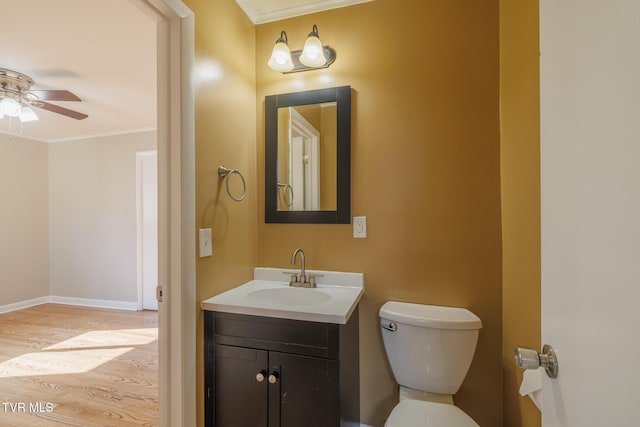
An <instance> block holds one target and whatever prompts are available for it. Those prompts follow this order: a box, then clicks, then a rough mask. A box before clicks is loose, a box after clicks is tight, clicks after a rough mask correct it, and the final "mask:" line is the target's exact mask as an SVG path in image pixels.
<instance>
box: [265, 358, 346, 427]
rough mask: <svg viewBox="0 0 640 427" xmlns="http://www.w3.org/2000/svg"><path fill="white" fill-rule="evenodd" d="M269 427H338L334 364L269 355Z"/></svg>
mask: <svg viewBox="0 0 640 427" xmlns="http://www.w3.org/2000/svg"><path fill="white" fill-rule="evenodd" d="M269 369H270V371H269V373H270V374H271V375H274V374H275V375H276V376H277V381H276V382H275V383H274V384H270V385H269V427H301V426H305V427H334V426H335V427H338V426H339V425H340V387H339V371H338V361H337V360H329V359H319V358H316V357H309V356H299V355H295V354H286V353H277V352H273V351H272V352H269Z"/></svg>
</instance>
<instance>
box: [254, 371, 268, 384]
mask: <svg viewBox="0 0 640 427" xmlns="http://www.w3.org/2000/svg"><path fill="white" fill-rule="evenodd" d="M266 374H267V373H266V372H265V371H260V372H258V373H257V374H256V380H257V381H258V382H259V383H261V382H262V381H264V376H265V375H266Z"/></svg>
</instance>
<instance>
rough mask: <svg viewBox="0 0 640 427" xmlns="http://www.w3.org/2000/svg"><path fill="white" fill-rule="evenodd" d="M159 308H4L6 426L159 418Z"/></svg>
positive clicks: (2, 403) (1, 404) (149, 422)
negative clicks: (129, 309) (147, 309)
mask: <svg viewBox="0 0 640 427" xmlns="http://www.w3.org/2000/svg"><path fill="white" fill-rule="evenodd" d="M157 425H158V329H157V313H156V312H153V311H143V312H131V311H119V310H103V309H94V308H85V307H73V306H65V305H57V304H44V305H40V306H37V307H32V308H28V309H25V310H20V311H16V312H12V313H7V314H2V315H0V426H11V427H22V426H78V427H97V426H101V427H102V426H110V427H111V426H157Z"/></svg>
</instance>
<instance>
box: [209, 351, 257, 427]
mask: <svg viewBox="0 0 640 427" xmlns="http://www.w3.org/2000/svg"><path fill="white" fill-rule="evenodd" d="M267 355H268V353H267V352H266V351H263V350H255V349H251V348H242V347H231V346H226V345H218V344H216V346H215V374H214V375H215V380H214V381H215V391H214V393H215V398H214V401H215V409H214V416H213V418H214V419H215V427H260V426H263V427H267V385H268V384H269V383H268V381H267V366H268V357H267ZM258 374H261V375H262V376H263V378H262V379H261V378H257V375H258Z"/></svg>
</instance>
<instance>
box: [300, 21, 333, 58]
mask: <svg viewBox="0 0 640 427" xmlns="http://www.w3.org/2000/svg"><path fill="white" fill-rule="evenodd" d="M300 62H302V63H303V64H304V65H306V66H307V67H321V66H323V65H324V64H326V63H327V58H326V57H325V56H324V51H323V48H322V42H321V41H320V37H319V36H318V27H317V26H315V25H314V26H313V30H312V31H311V32H310V33H309V36H308V37H307V41H306V42H305V43H304V48H303V49H302V54H301V55H300Z"/></svg>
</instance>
